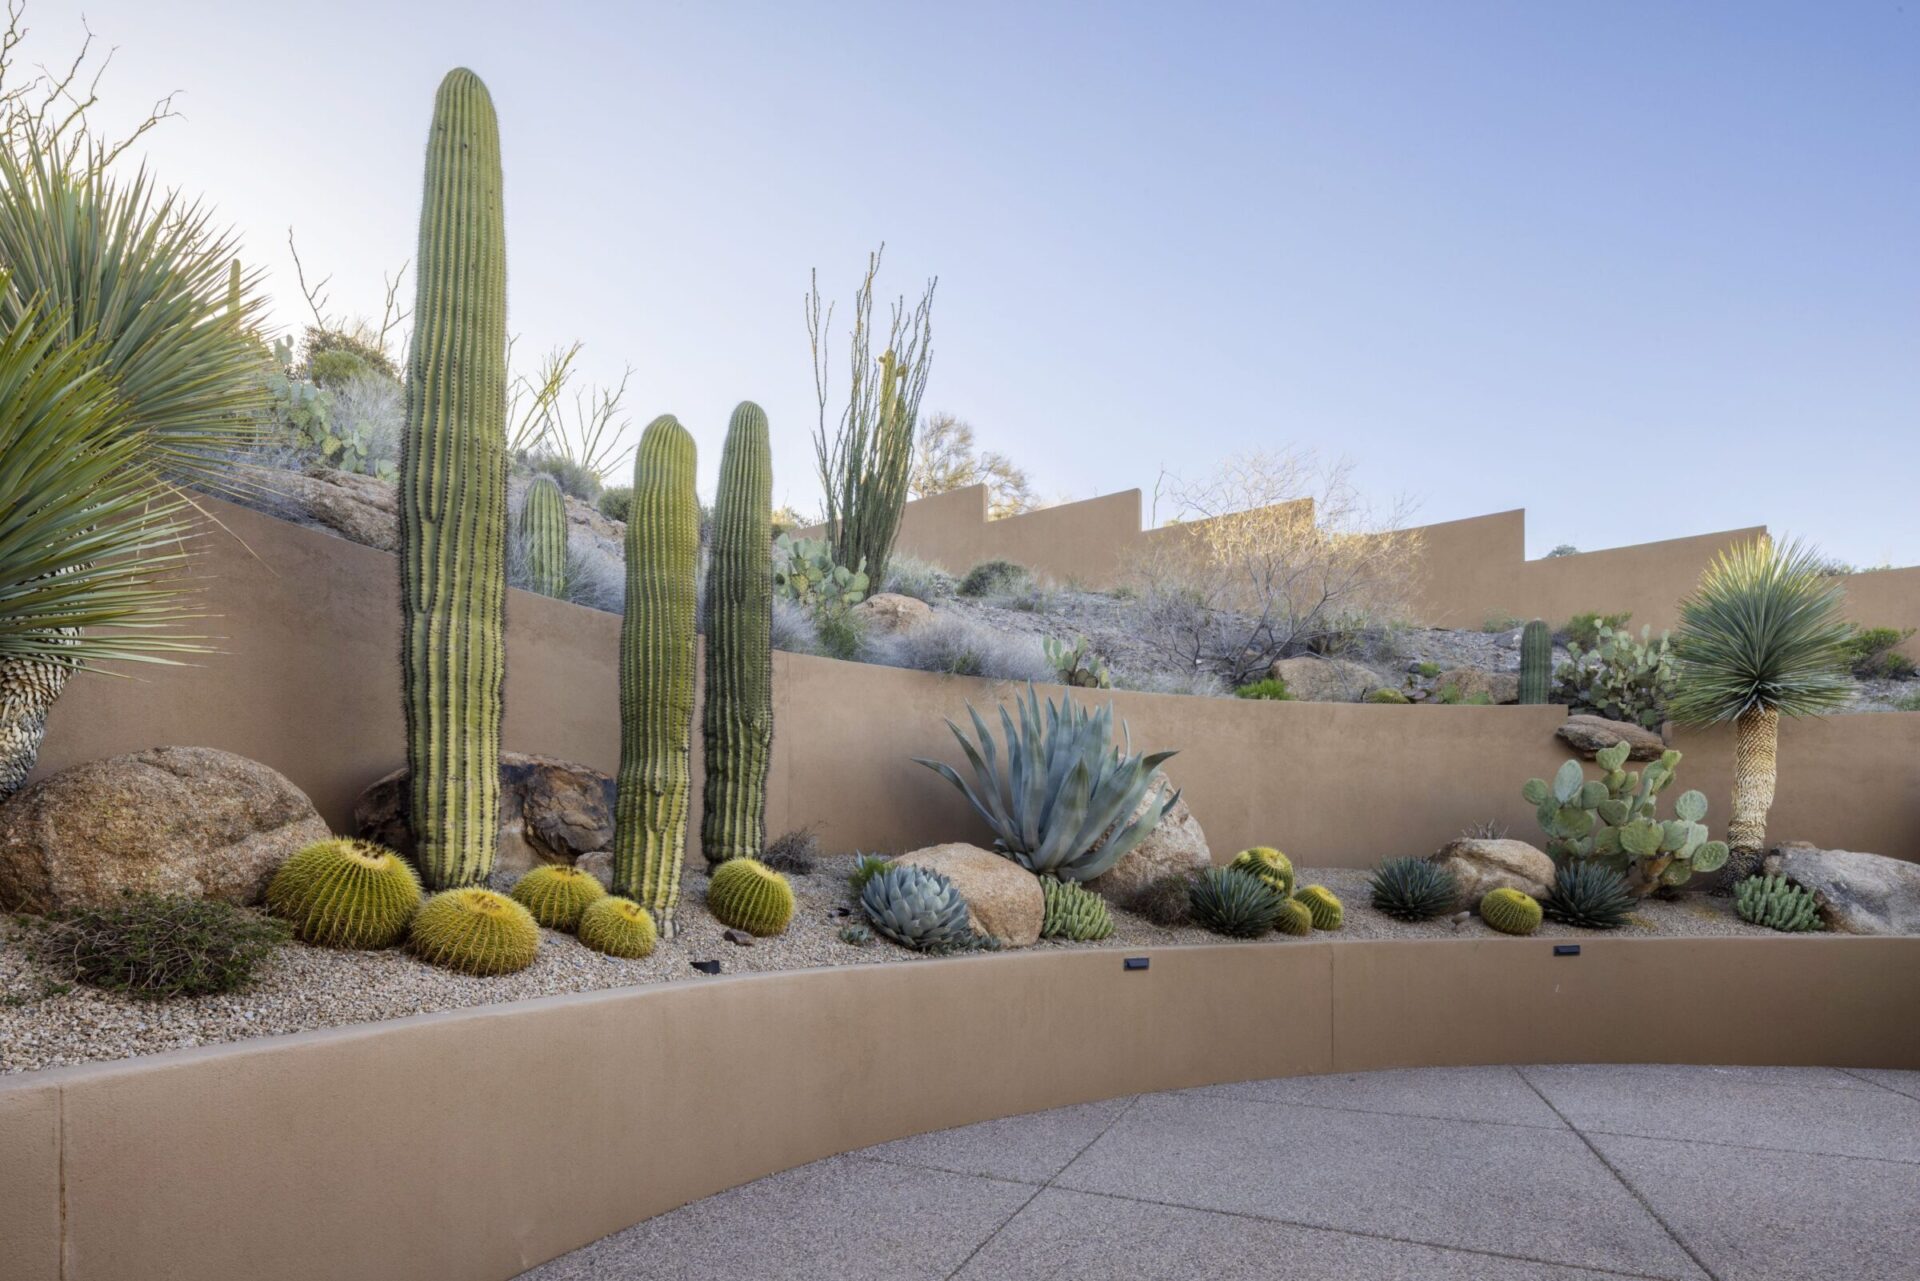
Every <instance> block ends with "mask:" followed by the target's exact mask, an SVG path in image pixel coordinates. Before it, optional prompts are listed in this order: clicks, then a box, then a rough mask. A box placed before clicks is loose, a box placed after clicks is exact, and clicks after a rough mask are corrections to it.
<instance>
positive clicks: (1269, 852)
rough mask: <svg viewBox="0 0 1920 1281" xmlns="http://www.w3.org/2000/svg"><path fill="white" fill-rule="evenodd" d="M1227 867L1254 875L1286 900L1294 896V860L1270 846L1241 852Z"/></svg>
mask: <svg viewBox="0 0 1920 1281" xmlns="http://www.w3.org/2000/svg"><path fill="white" fill-rule="evenodd" d="M1227 866H1228V867H1237V868H1239V869H1240V870H1241V871H1243V872H1250V873H1252V874H1253V875H1255V876H1257V877H1259V878H1260V879H1261V880H1263V881H1265V882H1266V883H1267V884H1269V885H1271V886H1273V888H1274V889H1276V890H1279V891H1280V894H1281V896H1282V897H1284V898H1291V897H1292V896H1293V860H1291V859H1289V858H1288V857H1287V856H1286V855H1285V854H1282V853H1281V852H1280V851H1279V850H1276V849H1274V848H1273V847H1272V846H1270V845H1256V846H1254V847H1253V848H1252V849H1246V850H1241V851H1240V852H1239V853H1238V854H1235V855H1234V856H1233V861H1232V862H1230V863H1228V864H1227Z"/></svg>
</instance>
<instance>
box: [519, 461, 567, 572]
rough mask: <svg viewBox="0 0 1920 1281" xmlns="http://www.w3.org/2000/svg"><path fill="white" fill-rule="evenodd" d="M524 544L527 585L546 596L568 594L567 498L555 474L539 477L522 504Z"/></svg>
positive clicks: (528, 489) (521, 530)
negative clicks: (561, 490) (555, 479)
mask: <svg viewBox="0 0 1920 1281" xmlns="http://www.w3.org/2000/svg"><path fill="white" fill-rule="evenodd" d="M520 546H521V548H522V549H523V550H524V553H525V555H526V558H527V586H528V587H529V588H531V589H532V590H534V591H536V592H539V593H540V594H541V595H542V596H555V597H559V598H561V599H565V597H566V594H567V500H566V499H565V498H564V497H563V496H562V495H561V493H560V486H559V484H558V483H556V482H555V481H554V479H553V477H551V476H535V477H534V478H533V481H532V483H531V484H529V485H528V486H527V497H526V501H525V502H524V503H522V504H521V507H520Z"/></svg>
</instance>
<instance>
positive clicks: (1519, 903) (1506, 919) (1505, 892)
mask: <svg viewBox="0 0 1920 1281" xmlns="http://www.w3.org/2000/svg"><path fill="white" fill-rule="evenodd" d="M1540 917H1541V911H1540V904H1539V903H1537V902H1536V901H1535V900H1534V898H1533V896H1532V895H1530V894H1525V893H1522V892H1521V891H1519V890H1516V889H1509V888H1507V887H1505V886H1502V887H1500V888H1499V889H1493V890H1488V891H1487V893H1486V895H1485V896H1484V897H1482V898H1481V900H1480V919H1481V920H1483V921H1485V922H1486V923H1487V924H1488V926H1490V927H1491V928H1493V929H1496V930H1498V931H1500V932H1501V933H1502V934H1531V933H1533V932H1534V931H1535V930H1537V929H1539V928H1540Z"/></svg>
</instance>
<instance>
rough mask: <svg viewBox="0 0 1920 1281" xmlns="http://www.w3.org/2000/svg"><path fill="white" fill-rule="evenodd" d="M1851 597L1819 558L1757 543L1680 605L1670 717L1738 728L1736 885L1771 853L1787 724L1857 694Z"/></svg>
mask: <svg viewBox="0 0 1920 1281" xmlns="http://www.w3.org/2000/svg"><path fill="white" fill-rule="evenodd" d="M1844 594H1845V589H1844V588H1843V587H1842V586H1841V585H1840V583H1839V582H1838V581H1837V580H1836V579H1834V578H1831V577H1829V576H1828V574H1827V571H1826V566H1825V564H1824V562H1823V561H1822V558H1821V556H1820V553H1819V552H1818V551H1816V550H1815V549H1813V548H1810V547H1804V546H1802V545H1800V544H1798V543H1787V544H1786V545H1785V546H1776V545H1775V544H1774V542H1773V540H1772V539H1770V538H1758V539H1755V540H1754V541H1753V542H1750V543H1742V544H1740V545H1739V546H1737V547H1731V548H1728V549H1727V550H1725V551H1723V552H1721V553H1720V554H1719V556H1717V557H1715V558H1714V562H1713V564H1711V565H1709V566H1708V567H1707V572H1706V573H1705V574H1704V575H1703V576H1702V577H1701V579H1700V585H1699V586H1698V587H1697V588H1695V589H1694V592H1693V594H1692V595H1691V596H1689V597H1687V599H1686V600H1684V601H1682V602H1681V603H1680V628H1679V630H1678V631H1677V632H1676V633H1675V635H1674V640H1673V648H1674V653H1675V654H1676V655H1677V656H1678V657H1679V660H1680V672H1679V684H1678V687H1677V688H1676V690H1675V692H1674V696H1673V700H1672V702H1671V703H1670V704H1669V705H1668V711H1669V712H1670V713H1671V714H1672V716H1673V719H1674V720H1676V721H1679V722H1680V723H1681V724H1684V725H1707V724H1713V723H1716V722H1722V721H1731V722H1732V723H1733V733H1734V741H1733V811H1732V815H1731V817H1730V818H1729V820H1728V822H1727V844H1729V845H1731V846H1732V847H1733V850H1734V854H1735V856H1736V857H1735V858H1734V860H1732V861H1731V862H1730V863H1729V864H1728V866H1729V867H1730V868H1734V870H1733V871H1731V872H1730V873H1729V877H1730V878H1734V877H1739V876H1741V875H1744V874H1749V873H1751V872H1752V871H1753V869H1754V865H1755V864H1756V862H1757V861H1758V857H1759V852H1760V851H1761V850H1762V849H1763V848H1764V847H1765V844H1766V829H1767V810H1768V809H1769V808H1771V807H1772V805H1773V792H1774V784H1775V781H1776V778H1777V776H1778V760H1779V750H1780V718H1781V717H1782V716H1817V715H1820V714H1822V713H1824V712H1831V711H1835V710H1838V709H1839V708H1841V707H1844V706H1846V704H1847V702H1848V700H1849V699H1851V697H1852V695H1853V680H1852V677H1851V676H1850V674H1849V673H1848V671H1847V653H1848V651H1847V639H1848V637H1849V635H1850V634H1851V632H1852V629H1851V628H1850V627H1849V626H1848V625H1847V623H1846V622H1845V621H1844V620H1842V619H1841V617H1840V602H1841V599H1842V597H1843V595H1844ZM1736 864H1737V865H1738V866H1737V867H1736V866H1735V865H1736Z"/></svg>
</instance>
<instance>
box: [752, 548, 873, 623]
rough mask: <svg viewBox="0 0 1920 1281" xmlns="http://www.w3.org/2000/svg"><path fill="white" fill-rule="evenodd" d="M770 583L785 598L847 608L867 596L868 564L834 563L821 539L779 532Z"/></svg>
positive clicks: (828, 549) (774, 550) (817, 606)
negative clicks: (850, 566) (848, 565)
mask: <svg viewBox="0 0 1920 1281" xmlns="http://www.w3.org/2000/svg"><path fill="white" fill-rule="evenodd" d="M773 585H774V588H775V589H776V590H778V591H780V592H781V593H783V594H784V595H786V596H787V598H788V599H790V600H793V601H796V602H798V603H799V604H802V605H807V606H811V607H813V608H816V609H821V608H847V607H849V606H853V605H858V604H859V603H860V602H861V601H863V600H865V599H866V598H867V587H868V581H867V563H866V561H864V560H862V561H861V562H860V564H859V565H858V566H856V567H853V568H849V567H847V566H845V565H839V564H835V563H834V559H833V548H832V546H831V545H829V544H828V542H827V541H826V540H825V539H824V538H795V537H793V536H792V535H791V534H782V535H780V537H778V538H776V539H774V541H773Z"/></svg>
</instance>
